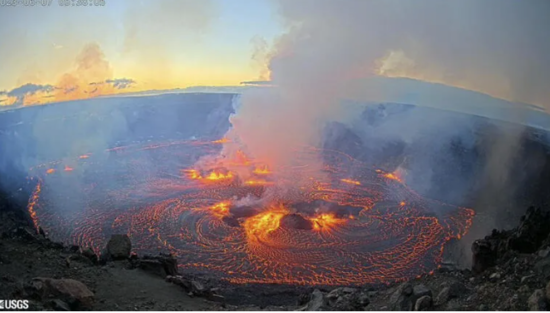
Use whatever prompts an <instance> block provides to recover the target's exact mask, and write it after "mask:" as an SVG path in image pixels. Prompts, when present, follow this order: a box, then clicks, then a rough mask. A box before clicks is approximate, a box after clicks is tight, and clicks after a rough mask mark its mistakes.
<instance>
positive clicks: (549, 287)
mask: <svg viewBox="0 0 550 313" xmlns="http://www.w3.org/2000/svg"><path fill="white" fill-rule="evenodd" d="M546 299H548V300H550V281H549V282H548V284H546Z"/></svg>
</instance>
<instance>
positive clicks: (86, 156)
mask: <svg viewBox="0 0 550 313" xmlns="http://www.w3.org/2000/svg"><path fill="white" fill-rule="evenodd" d="M89 157H90V156H89V155H87V154H83V155H81V156H79V157H78V158H79V159H87V158H89Z"/></svg>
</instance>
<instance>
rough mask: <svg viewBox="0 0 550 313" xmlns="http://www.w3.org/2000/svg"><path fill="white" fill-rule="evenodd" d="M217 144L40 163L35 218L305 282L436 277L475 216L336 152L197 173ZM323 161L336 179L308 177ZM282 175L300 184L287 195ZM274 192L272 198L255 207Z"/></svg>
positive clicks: (61, 231)
mask: <svg viewBox="0 0 550 313" xmlns="http://www.w3.org/2000/svg"><path fill="white" fill-rule="evenodd" d="M220 144H228V143H226V142H224V141H216V142H199V141H188V142H169V143H164V144H156V145H149V146H130V147H122V148H115V149H110V150H108V151H106V152H104V153H98V154H93V155H82V156H80V157H77V158H75V159H74V160H67V159H66V160H64V161H56V162H51V163H48V164H42V165H39V166H37V167H35V168H33V169H32V171H33V173H34V174H35V176H34V177H33V178H32V181H33V182H34V183H35V184H36V187H35V192H34V193H33V195H32V197H31V199H30V200H29V205H28V209H29V212H30V214H31V216H32V217H33V219H34V221H35V225H36V226H40V227H42V228H43V229H44V230H45V231H46V232H47V233H48V234H49V236H50V237H52V238H53V239H55V240H60V241H64V242H67V243H73V244H78V245H81V246H90V247H93V249H94V250H96V252H100V251H101V247H103V246H104V245H105V241H106V239H108V238H109V236H110V235H111V234H113V233H127V234H128V235H129V236H130V237H131V239H132V242H133V246H134V250H135V252H137V253H139V254H141V253H156V252H159V251H166V250H168V251H169V252H171V253H173V254H174V255H175V256H176V257H177V258H178V260H179V264H180V267H181V270H182V271H183V272H193V273H203V274H209V275H213V276H215V277H218V278H221V279H225V280H227V281H230V282H233V283H252V282H255V283H289V284H306V285H357V284H367V283H381V282H391V281H397V280H402V279H406V278H410V277H412V276H417V275H420V274H423V273H427V272H430V271H432V270H434V269H435V268H436V267H437V265H438V263H439V262H440V261H441V256H442V253H443V247H444V245H445V243H446V242H447V241H449V240H450V239H452V238H460V236H462V235H464V233H465V232H466V231H467V230H468V227H469V225H470V223H471V219H472V216H473V211H472V210H470V209H466V208H460V207H453V206H450V205H446V204H443V203H439V202H437V201H433V200H429V199H424V198H422V197H420V196H419V195H418V194H416V193H415V192H414V191H412V190H410V189H409V188H408V187H407V186H406V185H404V184H403V183H402V182H401V180H400V179H399V177H398V176H396V175H395V174H392V173H384V172H382V171H380V170H376V169H373V168H370V167H369V166H368V165H366V164H364V163H362V162H359V161H357V160H355V159H353V158H351V157H350V156H348V155H346V154H344V153H341V152H337V151H326V150H318V149H314V148H310V147H306V148H303V149H298V150H297V151H296V165H295V166H292V167H289V168H284V169H281V170H280V171H278V172H277V173H273V172H272V171H271V170H270V169H269V168H268V167H267V166H265V165H263V164H261V163H259V162H255V161H254V160H249V159H248V158H247V157H246V156H245V155H244V154H240V155H237V156H236V158H235V164H234V165H235V166H237V165H238V166H241V167H244V168H248V169H250V172H251V176H250V177H248V178H247V179H241V177H239V175H238V174H236V173H234V172H233V171H230V170H227V169H209V170H206V171H205V170H199V169H196V168H193V164H194V163H195V162H196V161H197V160H198V159H199V157H201V156H205V155H213V154H216V153H219V150H220V146H221V145H220ZM319 155H322V156H323V159H324V164H325V165H324V167H323V169H322V171H323V173H325V174H326V175H327V177H330V180H329V181H330V182H328V183H327V182H326V181H323V182H320V181H316V180H315V179H314V178H313V177H310V176H311V175H310V174H311V173H310V171H312V169H310V168H309V164H310V163H311V161H312V159H313V158H317V157H318V156H319ZM273 177H276V179H277V180H276V181H277V185H283V186H284V185H285V181H287V182H288V183H289V185H291V186H294V187H293V188H292V189H291V190H290V191H289V190H286V191H285V192H284V193H280V194H278V193H277V189H276V188H271V187H272V185H273V184H274V181H275V180H274V178H273ZM296 182H299V186H298V187H296ZM273 190H274V191H273ZM266 193H271V194H270V197H269V199H270V201H269V202H265V201H264V202H255V203H256V204H247V201H248V200H250V199H261V198H264V197H263V196H265V194H266ZM248 202H250V201H248ZM258 203H262V204H261V205H260V204H258Z"/></svg>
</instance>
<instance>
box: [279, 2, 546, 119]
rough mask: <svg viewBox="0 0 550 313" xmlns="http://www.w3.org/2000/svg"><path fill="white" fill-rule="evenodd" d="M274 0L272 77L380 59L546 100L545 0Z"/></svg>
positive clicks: (406, 70)
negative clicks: (277, 33)
mask: <svg viewBox="0 0 550 313" xmlns="http://www.w3.org/2000/svg"><path fill="white" fill-rule="evenodd" d="M277 3H278V4H279V12H280V15H281V16H282V17H283V19H284V21H285V24H286V26H287V29H288V32H287V33H286V34H285V35H284V36H283V37H281V38H280V40H279V42H278V44H277V46H276V47H275V51H274V52H275V55H274V58H272V59H271V62H270V67H271V70H272V71H273V68H274V67H279V68H280V69H279V70H276V73H272V75H273V77H272V78H275V79H277V78H278V77H281V75H286V76H288V77H289V79H292V80H294V82H296V83H297V82H299V81H301V80H303V78H304V77H307V76H308V75H309V76H312V74H314V73H316V74H317V75H321V77H334V79H336V80H340V81H342V80H348V79H349V78H361V77H366V76H369V75H372V74H376V72H377V67H379V66H380V63H383V64H384V65H385V66H384V68H383V70H385V72H386V74H388V75H390V74H391V75H392V76H404V77H410V78H418V79H422V80H427V81H431V82H440V83H445V84H449V85H454V86H457V87H464V88H467V89H472V90H476V91H481V92H485V93H488V94H491V95H493V96H497V97H501V98H505V99H508V100H512V101H519V102H526V103H532V104H539V105H543V106H545V107H546V108H547V109H548V108H550V89H548V88H547V87H546V86H547V85H548V82H549V81H550V59H549V58H548V57H547V56H548V55H550V41H549V40H548V36H549V31H548V30H549V29H550V20H549V19H548V14H550V2H548V1H545V0H534V1H530V2H529V3H528V4H526V3H524V2H520V1H514V0H502V1H501V0H499V1H476V0H463V1H437V0H418V1H410V2H403V1H399V0H373V1H353V0H343V1H331V0H302V1H289V0H279V1H277ZM283 66H284V67H285V68H284V69H283V68H282V67H283ZM294 74H296V76H295V77H294V78H293V76H294ZM308 79H309V78H308Z"/></svg>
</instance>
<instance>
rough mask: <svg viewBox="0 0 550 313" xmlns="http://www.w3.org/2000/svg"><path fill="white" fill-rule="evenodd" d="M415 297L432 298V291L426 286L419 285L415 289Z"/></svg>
mask: <svg viewBox="0 0 550 313" xmlns="http://www.w3.org/2000/svg"><path fill="white" fill-rule="evenodd" d="M413 296H414V297H415V298H417V299H419V298H421V297H424V296H429V297H430V298H431V297H432V291H431V290H430V289H428V287H426V286H425V285H423V284H418V285H416V286H414V287H413Z"/></svg>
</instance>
